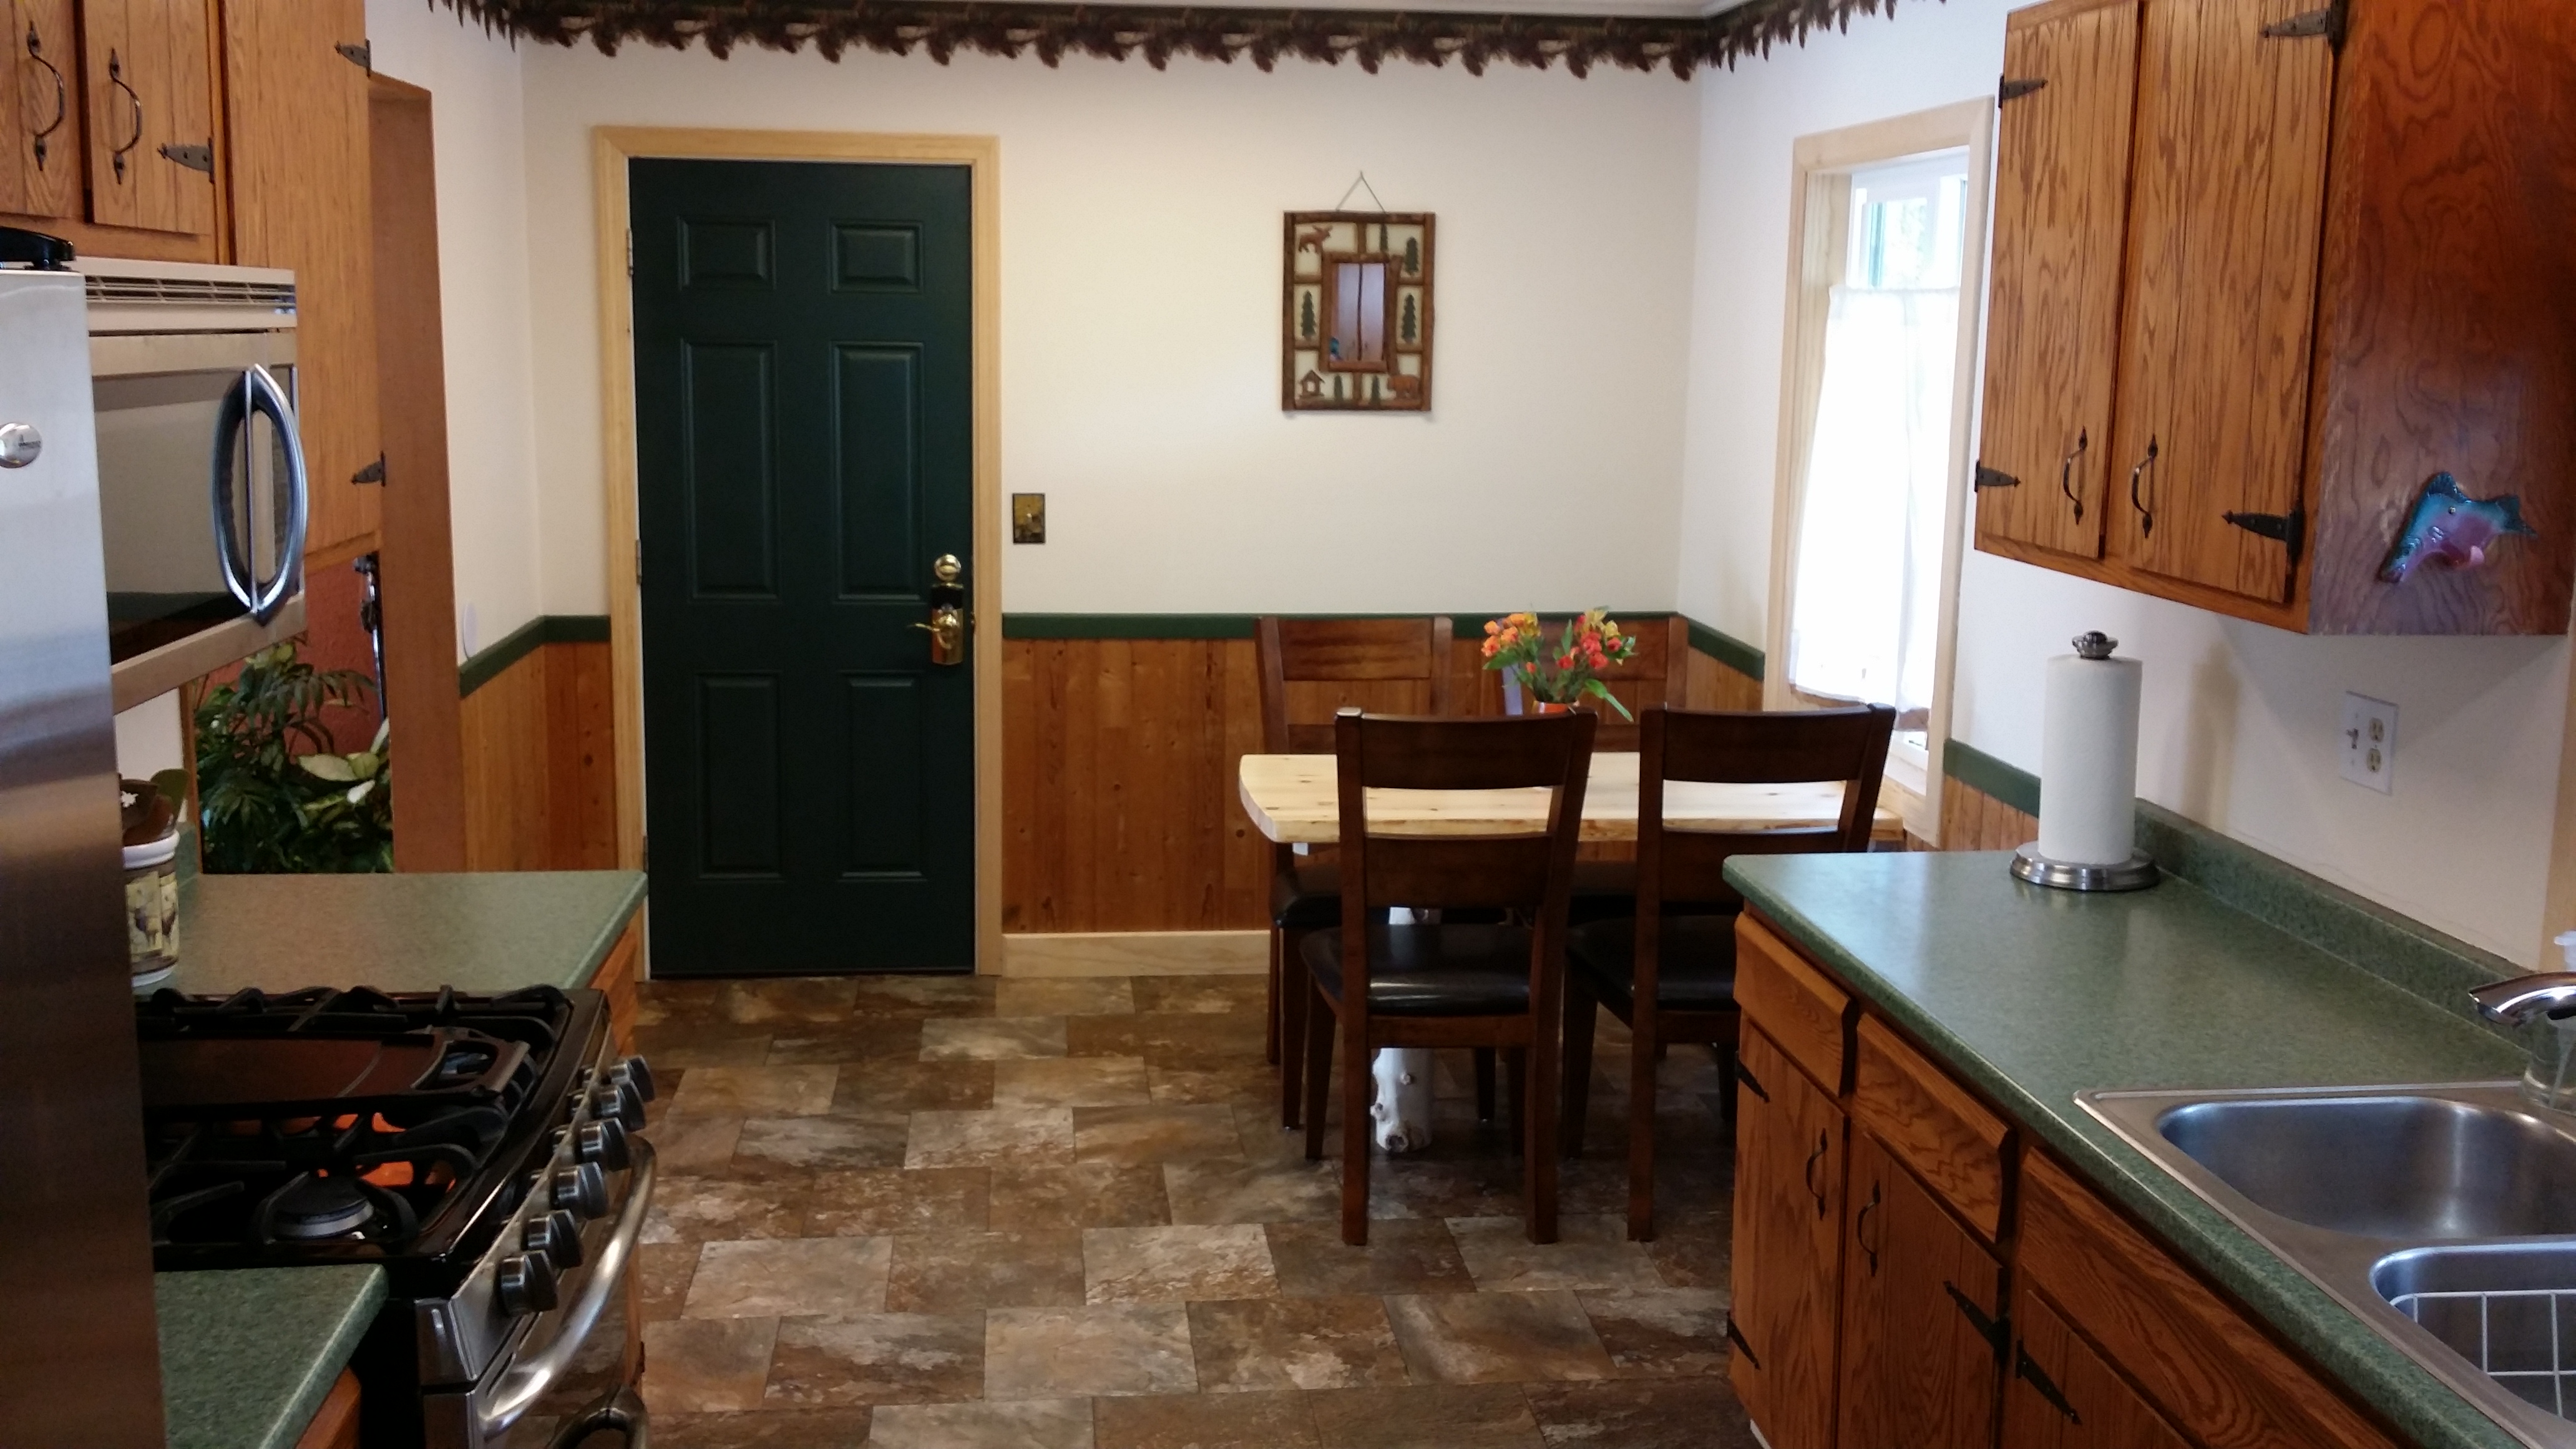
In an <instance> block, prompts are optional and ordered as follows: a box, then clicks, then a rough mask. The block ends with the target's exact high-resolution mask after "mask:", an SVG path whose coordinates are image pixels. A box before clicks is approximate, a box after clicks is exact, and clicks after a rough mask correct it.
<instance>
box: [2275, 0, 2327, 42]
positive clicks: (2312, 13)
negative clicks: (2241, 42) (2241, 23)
mask: <svg viewBox="0 0 2576 1449" xmlns="http://www.w3.org/2000/svg"><path fill="white" fill-rule="evenodd" d="M2344 4H2345V0H2334V3H2333V4H2331V5H2328V6H2326V7H2325V8H2324V9H2322V10H2307V11H2302V12H2300V13H2299V14H2297V15H2293V16H2291V17H2290V18H2289V19H2287V20H2275V21H2273V22H2272V23H2271V24H2269V25H2266V26H2264V27H2263V38H2264V39H2265V40H2316V39H2318V38H2320V37H2322V38H2323V39H2324V40H2325V42H2326V44H2328V45H2331V46H2333V47H2334V48H2335V49H2336V50H2341V49H2343V37H2344V27H2345V23H2346V20H2347V18H2348V17H2347V16H2346V14H2345V10H2344Z"/></svg>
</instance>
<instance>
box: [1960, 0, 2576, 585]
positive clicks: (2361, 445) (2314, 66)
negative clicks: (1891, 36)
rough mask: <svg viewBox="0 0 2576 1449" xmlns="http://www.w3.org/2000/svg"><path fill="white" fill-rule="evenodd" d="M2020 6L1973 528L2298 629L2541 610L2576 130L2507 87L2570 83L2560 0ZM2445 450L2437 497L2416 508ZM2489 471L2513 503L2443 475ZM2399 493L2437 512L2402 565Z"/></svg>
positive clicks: (2568, 475) (2549, 87)
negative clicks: (2109, 307) (2565, 133)
mask: <svg viewBox="0 0 2576 1449" xmlns="http://www.w3.org/2000/svg"><path fill="white" fill-rule="evenodd" d="M2011 26H2012V29H2011V33H2010V40H2009V42H2008V45H2009V49H2008V52H2007V72H2006V75H2005V86H2004V92H2003V94H2004V97H2005V98H2004V100H2003V101H2002V103H2001V104H2002V107H2003V110H2002V143H2001V153H2000V154H2001V161H2000V167H2001V170H2000V173H1999V176H1998V180H1997V192H1996V195H1997V200H1996V240H1995V267H1994V273H1993V303H1992V315H1993V318H1994V323H1993V328H1994V331H1993V333H1992V336H1991V340H1990V343H1989V357H1990V365H1989V368H1988V373H1987V379H1986V394H1985V409H1986V413H1985V433H1984V437H1985V441H1984V443H1983V445H1982V446H1981V449H1980V452H1981V458H1982V462H1983V464H1984V467H1985V469H1986V471H1984V472H1981V473H1980V474H1979V481H1980V482H1982V483H1985V484H1987V485H1989V486H1986V487H1983V488H1981V489H1980V490H1979V493H1980V499H1979V505H1980V506H1979V522H1978V546H1979V547H1980V548H1983V549H1986V550H1988V551H1990V552H1995V553H2000V554H2004V555H2007V556H2010V557H2015V558H2020V559H2023V560H2024V561H2027V562H2031V563H2036V564H2039V565H2041V566H2043V567H2049V568H2055V569H2060V570H2062V571H2065V572H2070V573H2076V574H2080V575H2083V576H2085V577H2089V578H2095V579H2099V580H2101V581H2103V582H2107V583H2112V584H2116V585H2120V586H2123V587H2128V588H2133V589H2138V590H2141V591H2144V592H2148V593H2153V594H2158V595H2161V596H2163V597H2166V598H2171V599H2175V600H2179V601H2181V602H2184V603H2189V604H2196V605H2199V606H2202V607H2205V608H2211V609H2216V610H2220V611H2223V612H2226V613H2230V614H2235V615H2238V616H2240V617H2243V618H2248V619H2254V620H2257V621H2259V622H2263V623H2268V624H2274V625H2278V626H2280V627H2283V628H2290V629H2299V630H2306V631H2310V632H2315V633H2500V634H2513V633H2523V634H2555V633H2561V632H2564V631H2565V630H2566V628H2567V624H2568V603H2569V592H2570V577H2571V572H2576V350H2571V349H2569V348H2567V347H2566V346H2565V344H2564V338H2565V337H2566V336H2567V335H2569V333H2570V331H2571V329H2576V269H2570V268H2569V267H2567V266H2566V264H2565V257H2564V255H2563V239H2562V238H2563V225H2562V223H2561V222H2560V221H2559V220H2558V219H2557V210H2558V208H2559V207H2560V205H2561V204H2562V200H2563V198H2564V196H2565V195H2567V194H2568V192H2569V190H2570V188H2571V187H2576V159H2571V157H2570V156H2569V155H2568V154H2567V149H2566V147H2565V146H2564V145H2563V141H2562V138H2560V137H2559V136H2558V135H2557V134H2556V132H2555V131H2554V130H2553V128H2551V127H2548V126H2545V125H2538V124H2534V123H2533V122H2532V121H2531V118H2532V117H2535V116H2556V115H2565V114H2568V113H2569V112H2570V108H2571V106H2576V6H2568V5H2532V4H2528V3H2523V0H2107V3H2087V0H2056V3H2053V4H2050V5H2046V6H2040V7H2036V8H2034V9H2031V10H2026V11H2022V12H2017V13H2016V14H2015V16H2014V17H2013V20H2012V22H2011ZM2024 72H2029V74H2024ZM2123 76H2125V77H2126V82H2125V84H2124V83H2123V80H2122V77H2123ZM2029 80H2044V81H2045V82H2046V84H2045V85H2044V86H2041V87H2038V88H2030V87H2027V86H2017V85H2016V84H2015V83H2016V82H2021V81H2029ZM2079 81H2080V82H2081V84H2080V85H2079V84H2078V82H2079ZM2123 92H2125V93H2126V95H2127V96H2128V98H2129V105H2128V109H2127V111H2126V115H2127V117H2128V118H2129V120H2128V126H2129V132H2130V134H2129V135H2128V137H2127V153H2126V160H2125V163H2122V162H2121V161H2119V160H2117V159H2114V148H2113V146H2112V142H2111V139H2110V137H2111V135H2112V134H2114V133H2116V131H2117V129H2118V127H2119V126H2120V124H2121V123H2122V122H2121V111H2122V103H2121V100H2120V97H2121V95H2122V93H2123ZM2115 182H2116V184H2117V186H2118V187H2119V188H2120V199H2119V203H2117V204H2115V203H2114V202H2113V201H2112V200H2111V199H2110V198H2111V193H2112V190H2113V187H2114V185H2115ZM2114 237H2116V238H2117V240H2116V242H2113V241H2111V239H2112V238H2114ZM2106 242H2107V243H2109V244H2107V245H2106ZM2114 255H2116V256H2118V257H2119V258H2120V260H2119V263H2118V276H2117V279H2116V282H2113V281H2106V279H2105V278H2104V277H2103V275H2102V271H2103V269H2104V268H2105V267H2106V266H2107V265H2108V264H2109V258H2111V257H2112V256H2114ZM2114 295H2115V296H2116V316H2117V319H2118V320H2117V322H2116V325H2114V326H2110V327H2107V328H2105V327H2102V326H2101V325H2099V324H2098V323H2097V322H2096V320H2095V319H2096V318H2097V317H2099V316H2100V315H2101V312H2100V310H2099V309H2100V308H2101V307H2102V305H2103V304H2104V302H2105V298H2106V297H2109V296H2114ZM2106 379H2107V389H2108V393H2107V396H2108V417H2109V421H2108V428H2107V432H2106V431H2102V430H2100V428H2101V425H2100V424H2099V423H2098V422H2096V421H2095V420H2096V419H2097V418H2098V417H2099V416H2100V406H2101V405H2100V403H2099V402H2098V401H2097V399H2100V398H2102V397H2103V396H2104V392H2103V389H2104V388H2105V386H2106V381H2105V380H2106ZM2070 430H2071V431H2070ZM2051 449H2054V450H2056V451H2055V452H2051V451H2050V450H2051ZM2443 475H2448V477H2449V479H2450V480H2452V482H2453V483H2455V484H2456V490H2457V497H2456V498H2453V497H2451V496H2450V495H2449V494H2448V492H2447V491H2446V493H2445V494H2444V495H2442V496H2441V497H2440V498H2439V499H2437V501H2436V502H2435V503H2434V504H2432V505H2430V506H2429V507H2425V508H2419V504H2421V503H2422V501H2423V500H2424V499H2425V498H2426V497H2427V488H2428V486H2429V485H2431V484H2433V482H2434V480H2435V479H2436V478H2437V477H2441V476H2443ZM2007 480H2010V481H2007ZM2095 490H2098V492H2097V491H2095ZM2070 495H2071V496H2070ZM2506 497H2510V498H2513V499H2515V500H2516V504H2515V505H2514V506H2515V508H2516V509H2518V519H2519V521H2518V522H2516V521H2515V518H2516V515H2515V514H2513V513H2509V512H2507V511H2506V510H2504V509H2503V508H2494V509H2484V508H2478V507H2473V506H2463V505H2466V504H2468V503H2469V502H2470V501H2471V500H2491V499H2500V498H2506ZM2052 500H2053V502H2052ZM2078 504H2080V505H2081V506H2082V507H2083V508H2084V509H2085V513H2086V517H2085V518H2084V519H2083V520H2081V521H2080V522H2079V521H2077V520H2075V519H2074V517H2073V511H2074V508H2075V507H2076V506H2077V505H2078ZM2097 522H2098V524H2099V526H2100V527H2101V529H2102V532H2101V533H2099V534H2098V535H2097V534H2095V533H2093V532H2092V530H2093V529H2094V527H2095V526H2096V524H2097ZM2424 522H2430V523H2432V524H2434V525H2436V526H2438V527H2439V528H2440V529H2441V530H2442V531H2443V534H2444V535H2446V536H2447V537H2448V538H2449V539H2450V540H2451V542H2450V543H2449V544H2447V545H2445V544H2443V542H2442V539H2441V538H2438V537H2437V538H2430V539H2427V540H2426V542H2425V546H2424V547H2423V548H2421V549H2419V550H2418V552H2417V553H2416V554H2415V555H2414V560H2415V561H2412V562H2409V561H2408V560H2406V559H2403V558H2401V555H2400V543H2401V540H2402V539H2405V538H2407V537H2410V536H2418V537H2420V536H2421V531H2420V529H2415V527H2414V526H2415V525H2417V524H2420V523H2424ZM2410 530H2413V532H2410ZM2097 548H2098V554H2097ZM2401 565H2404V566H2402V567H2401Z"/></svg>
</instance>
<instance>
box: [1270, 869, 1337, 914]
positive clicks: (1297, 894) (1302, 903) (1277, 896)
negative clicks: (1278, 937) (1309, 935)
mask: <svg viewBox="0 0 2576 1449" xmlns="http://www.w3.org/2000/svg"><path fill="white" fill-rule="evenodd" d="M1270 920H1271V923H1272V924H1273V925H1276V926H1277V927H1278V928H1279V929H1280V930H1283V931H1314V930H1321V929H1324V928H1325V927H1329V926H1338V925H1340V924H1341V923H1342V868H1341V867H1340V866H1339V865H1336V864H1334V863H1333V862H1331V861H1328V860H1327V861H1317V862H1312V863H1310V862H1308V861H1306V860H1304V859H1300V860H1299V861H1298V862H1297V864H1296V865H1295V866H1294V867H1292V868H1290V869H1288V870H1281V871H1273V872H1272V873H1271V876H1270Z"/></svg>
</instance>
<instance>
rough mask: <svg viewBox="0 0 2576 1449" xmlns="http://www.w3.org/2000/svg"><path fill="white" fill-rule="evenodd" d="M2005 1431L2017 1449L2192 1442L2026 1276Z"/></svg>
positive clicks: (2146, 1447)
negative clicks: (2098, 1352) (2117, 1370)
mask: <svg viewBox="0 0 2576 1449" xmlns="http://www.w3.org/2000/svg"><path fill="white" fill-rule="evenodd" d="M2012 1321H2013V1328H2014V1331H2015V1333H2016V1335H2017V1340H2016V1342H2015V1343H2014V1345H2013V1364H2012V1373H2011V1376H2010V1377H2008V1378H2006V1379H2005V1380H2004V1438H2003V1442H2004V1443H2006V1444H2008V1445H2010V1446H2012V1449H2188V1442H2189V1441H2187V1440H2185V1439H2184V1438H2183V1437H2182V1434H2181V1433H2180V1432H2179V1431H2177V1430H2176V1429H2175V1428H2174V1426H2173V1425H2171V1424H2168V1423H2166V1422H2165V1416H2164V1415H2162V1414H2159V1413H2157V1412H2156V1410H2155V1406H2154V1405H2153V1404H2150V1403H2148V1402H2147V1401H2146V1399H2145V1397H2144V1396H2143V1395H2141V1394H2139V1392H2138V1391H2137V1390H2136V1389H2133V1388H2131V1387H2129V1383H2128V1380H2126V1379H2123V1378H2121V1377H2120V1376H2119V1375H2118V1374H2117V1373H2115V1372H2113V1371H2112V1369H2111V1366H2110V1365H2109V1364H2107V1363H2105V1362H2103V1361H2102V1356H2101V1355H2100V1354H2097V1353H2095V1352H2094V1351H2093V1346H2092V1345H2091V1344H2089V1343H2086V1342H2085V1341H2084V1340H2083V1339H2081V1338H2079V1337H2077V1336H2076V1333H2075V1330H2073V1329H2071V1328H2069V1327H2067V1326H2066V1320H2064V1319H2062V1318H2060V1317H2058V1316H2057V1310H2056V1309H2054V1308H2051V1307H2050V1306H2049V1304H2048V1300H2047V1299H2045V1298H2042V1297H2041V1296H2040V1295H2039V1294H2037V1293H2035V1292H2033V1291H2031V1284H2030V1283H2029V1281H2028V1280H2024V1281H2023V1283H2022V1285H2021V1291H2020V1292H2018V1293H2016V1294H2014V1295H2013V1317H2012Z"/></svg>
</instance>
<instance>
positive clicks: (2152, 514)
mask: <svg viewBox="0 0 2576 1449" xmlns="http://www.w3.org/2000/svg"><path fill="white" fill-rule="evenodd" d="M2155 463H2156V440H2155V439H2154V438H2152V437H2150V438H2148V439H2147V456H2145V457H2144V458H2141V459H2139V460H2138V466H2136V467H2134V468H2132V469H2130V470H2129V506H2130V507H2131V508H2134V509H2136V510H2138V536H2139V537H2140V538H2144V537H2146V536H2148V535H2149V534H2152V533H2154V532H2155V531H2156V511H2155V510H2154V509H2152V508H2149V507H2148V506H2147V505H2146V503H2145V501H2144V500H2142V499H2140V498H2139V497H2138V479H2139V477H2140V476H2141V475H2143V474H2144V473H2145V472H2146V471H2147V470H2148V469H2149V468H2152V467H2154V466H2155Z"/></svg>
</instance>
